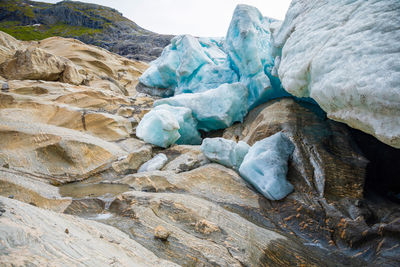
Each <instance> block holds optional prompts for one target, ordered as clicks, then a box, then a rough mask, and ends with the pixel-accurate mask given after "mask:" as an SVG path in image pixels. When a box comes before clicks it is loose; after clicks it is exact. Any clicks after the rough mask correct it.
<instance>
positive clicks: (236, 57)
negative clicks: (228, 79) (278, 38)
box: [225, 5, 289, 108]
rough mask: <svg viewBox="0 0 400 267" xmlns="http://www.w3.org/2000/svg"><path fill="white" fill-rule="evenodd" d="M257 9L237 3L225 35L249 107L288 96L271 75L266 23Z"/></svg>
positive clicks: (269, 40)
mask: <svg viewBox="0 0 400 267" xmlns="http://www.w3.org/2000/svg"><path fill="white" fill-rule="evenodd" d="M274 21H275V20H273V19H269V18H264V17H263V16H262V15H261V13H260V12H259V11H258V9H257V8H255V7H251V6H247V5H238V6H237V7H236V9H235V12H234V14H233V18H232V21H231V24H230V26H229V29H228V33H227V36H226V42H225V47H226V51H227V53H228V56H229V58H230V60H231V65H232V66H233V68H234V69H235V70H236V72H237V73H239V76H240V82H242V83H243V84H244V85H246V86H247V88H248V89H249V99H248V101H249V102H248V103H249V107H250V108H252V107H254V106H256V105H258V104H260V103H262V102H266V101H267V100H270V99H272V98H277V97H282V96H288V95H289V94H288V93H287V92H286V91H285V90H283V88H282V87H281V85H280V82H279V79H277V78H276V77H273V76H272V75H271V71H272V69H273V66H274V59H273V57H272V54H271V52H272V49H271V33H270V30H269V25H270V24H271V23H272V22H274Z"/></svg>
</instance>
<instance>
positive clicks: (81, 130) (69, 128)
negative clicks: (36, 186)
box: [0, 32, 153, 184]
mask: <svg viewBox="0 0 400 267" xmlns="http://www.w3.org/2000/svg"><path fill="white" fill-rule="evenodd" d="M0 36H3V39H4V40H7V42H5V44H4V47H5V48H4V49H3V51H7V55H6V56H4V57H2V58H1V60H2V61H3V63H2V65H1V66H2V70H3V71H4V70H8V71H9V72H10V75H11V76H8V75H7V74H5V75H4V73H3V75H4V77H5V79H7V78H8V79H9V80H6V81H5V82H4V85H6V86H4V85H3V89H2V91H1V92H0V135H1V139H0V140H1V141H0V143H1V145H0V146H1V149H0V163H1V166H7V167H8V168H10V169H13V170H18V171H19V172H26V173H29V174H32V175H36V176H39V177H40V178H43V179H45V180H47V181H49V182H52V183H56V184H57V183H66V182H71V181H76V180H82V179H87V178H89V177H91V176H93V175H95V174H98V173H101V172H104V171H105V170H108V169H111V167H113V168H112V169H113V170H114V171H115V172H117V173H125V172H127V171H129V170H137V169H138V168H139V167H140V165H141V164H142V163H144V162H146V161H147V160H149V159H150V158H151V156H152V152H151V148H150V150H149V149H146V148H145V145H144V143H142V144H141V146H142V147H143V148H138V147H137V148H132V150H130V151H129V149H128V150H127V149H125V148H122V147H121V146H119V145H118V144H117V143H115V141H119V140H122V139H129V138H130V136H131V135H133V134H134V133H135V127H136V125H137V123H138V121H139V120H140V119H141V118H142V117H143V115H144V112H145V110H146V109H148V108H149V107H150V106H151V105H152V102H153V99H150V98H146V97H140V96H139V97H137V98H135V99H131V98H128V97H126V95H127V94H129V92H128V89H129V86H130V85H132V84H135V83H136V81H137V79H138V76H139V75H140V74H141V71H140V69H141V68H142V69H143V68H145V67H146V65H145V64H144V63H138V62H133V61H130V60H128V59H123V58H122V57H120V56H117V55H113V54H112V53H110V52H107V51H105V50H103V49H99V48H96V47H92V46H88V45H85V44H83V43H81V42H79V41H74V40H71V39H65V40H64V39H62V38H50V39H48V40H44V41H43V42H41V43H35V42H32V43H22V42H20V41H17V40H15V39H13V38H12V37H9V36H8V35H7V34H5V33H3V32H0ZM38 46H42V48H43V49H42V48H38ZM6 48H7V49H8V50H7V49H6ZM17 48H18V49H19V48H23V49H25V50H18V51H17V52H15V51H14V50H15V49H17ZM46 50H47V51H51V52H54V53H57V55H54V54H50V53H49V52H46ZM21 51H23V52H21ZM14 52H15V55H14V54H13V53H14ZM63 56H66V57H69V58H71V59H74V58H75V60H76V61H77V64H75V63H73V62H72V61H71V60H69V59H67V58H65V57H63ZM79 59H81V60H82V61H79ZM102 59H103V60H106V61H108V62H109V64H108V65H107V66H106V65H104V63H101V64H103V65H101V64H97V63H96V62H100V60H102ZM96 60H97V61H96ZM123 62H125V64H123ZM120 64H121V65H124V67H120ZM66 66H74V71H75V73H76V74H79V75H80V76H82V77H86V78H85V80H86V81H87V82H86V83H87V84H88V85H89V86H84V85H74V83H75V82H73V80H71V79H72V78H73V77H74V75H70V74H71V73H72V72H69V71H67V69H66V68H67V67H66ZM96 66H98V67H96ZM104 66H105V67H104ZM102 68H103V69H105V70H108V71H109V73H110V78H109V79H112V77H117V76H119V77H121V78H120V79H118V81H114V82H113V83H112V84H114V87H115V88H117V89H118V90H114V89H113V88H110V87H108V86H99V87H97V86H96V87H93V86H92V85H91V84H92V83H93V82H94V83H96V84H98V85H100V84H99V83H97V82H100V83H101V82H102V81H103V78H102V75H105V74H104V73H102V72H101V69H102ZM119 71H120V72H125V73H126V75H125V76H123V75H120V73H119ZM113 75H114V76H113ZM80 76H79V77H80ZM10 79H11V80H10ZM13 79H14V80H13ZM43 79H44V80H54V81H53V82H49V81H43ZM67 79H70V80H69V81H68V82H69V83H65V82H67ZM55 81H58V82H55ZM81 82H82V80H81ZM79 83H80V82H79ZM109 83H111V82H109ZM125 83H126V84H125ZM124 85H126V86H127V87H124ZM127 107H129V109H127ZM138 142H139V143H140V141H138ZM123 159H124V160H123ZM20 175H22V176H24V175H23V174H21V173H20Z"/></svg>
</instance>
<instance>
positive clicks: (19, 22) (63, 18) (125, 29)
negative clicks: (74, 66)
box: [0, 0, 172, 61]
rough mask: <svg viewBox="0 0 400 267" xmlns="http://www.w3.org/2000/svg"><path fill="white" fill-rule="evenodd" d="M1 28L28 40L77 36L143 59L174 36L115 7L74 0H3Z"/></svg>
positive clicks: (154, 55) (155, 54) (154, 54)
mask: <svg viewBox="0 0 400 267" xmlns="http://www.w3.org/2000/svg"><path fill="white" fill-rule="evenodd" d="M0 30H2V31H4V32H6V33H8V34H10V35H12V36H14V37H16V38H17V39H21V40H26V41H27V40H42V39H45V38H48V37H51V36H61V37H71V38H76V39H79V40H81V41H83V42H85V43H87V44H93V45H97V46H100V47H103V48H105V49H107V50H109V51H112V52H114V53H117V54H120V55H122V56H126V57H128V58H130V59H137V60H143V61H151V60H154V59H156V58H157V57H158V56H159V55H160V54H161V51H162V49H163V48H164V47H165V46H166V45H168V44H169V42H170V39H171V38H172V36H171V35H160V34H156V33H153V32H150V31H148V30H145V29H143V28H141V27H139V26H138V25H137V24H136V23H134V22H132V21H130V20H129V19H127V18H125V17H123V16H122V14H121V13H119V12H118V11H117V10H115V9H112V8H109V7H104V6H100V5H95V4H87V3H82V2H71V1H62V2H59V3H57V4H48V3H41V2H33V1H28V0H2V1H1V2H0Z"/></svg>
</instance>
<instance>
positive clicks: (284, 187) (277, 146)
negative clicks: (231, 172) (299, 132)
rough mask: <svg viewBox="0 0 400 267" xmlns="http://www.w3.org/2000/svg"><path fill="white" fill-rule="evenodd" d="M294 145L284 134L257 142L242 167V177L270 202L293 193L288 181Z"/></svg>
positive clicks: (277, 134)
mask: <svg viewBox="0 0 400 267" xmlns="http://www.w3.org/2000/svg"><path fill="white" fill-rule="evenodd" d="M293 150H294V145H293V143H292V142H291V141H290V140H289V138H287V137H286V136H285V135H284V134H283V133H282V132H279V133H276V134H274V135H272V136H270V137H267V138H265V139H263V140H261V141H258V142H256V143H255V144H254V145H253V146H252V147H251V148H250V150H249V152H248V153H247V155H246V156H245V157H244V160H243V163H242V165H240V168H239V172H240V175H241V176H242V177H243V178H244V179H245V180H246V181H248V182H249V183H251V184H252V185H253V186H254V187H255V188H256V189H257V190H258V191H259V192H260V193H261V194H263V195H264V196H265V197H266V198H268V199H270V200H280V199H282V198H284V197H285V196H287V195H288V194H289V193H290V192H292V191H293V186H292V185H291V184H290V183H289V182H288V181H287V180H286V174H287V170H288V159H289V156H290V155H291V154H292V153H293Z"/></svg>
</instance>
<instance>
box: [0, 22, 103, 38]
mask: <svg viewBox="0 0 400 267" xmlns="http://www.w3.org/2000/svg"><path fill="white" fill-rule="evenodd" d="M19 24H20V23H19V22H18V21H6V22H0V31H4V32H6V33H8V34H10V35H12V36H14V37H15V38H17V39H19V40H23V41H30V40H42V39H46V38H48V37H52V36H62V37H79V36H83V35H89V36H93V35H94V34H96V33H101V31H102V30H100V29H91V28H87V27H82V26H71V25H66V24H63V23H58V24H56V25H52V26H44V25H41V26H32V25H27V26H20V25H19Z"/></svg>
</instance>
